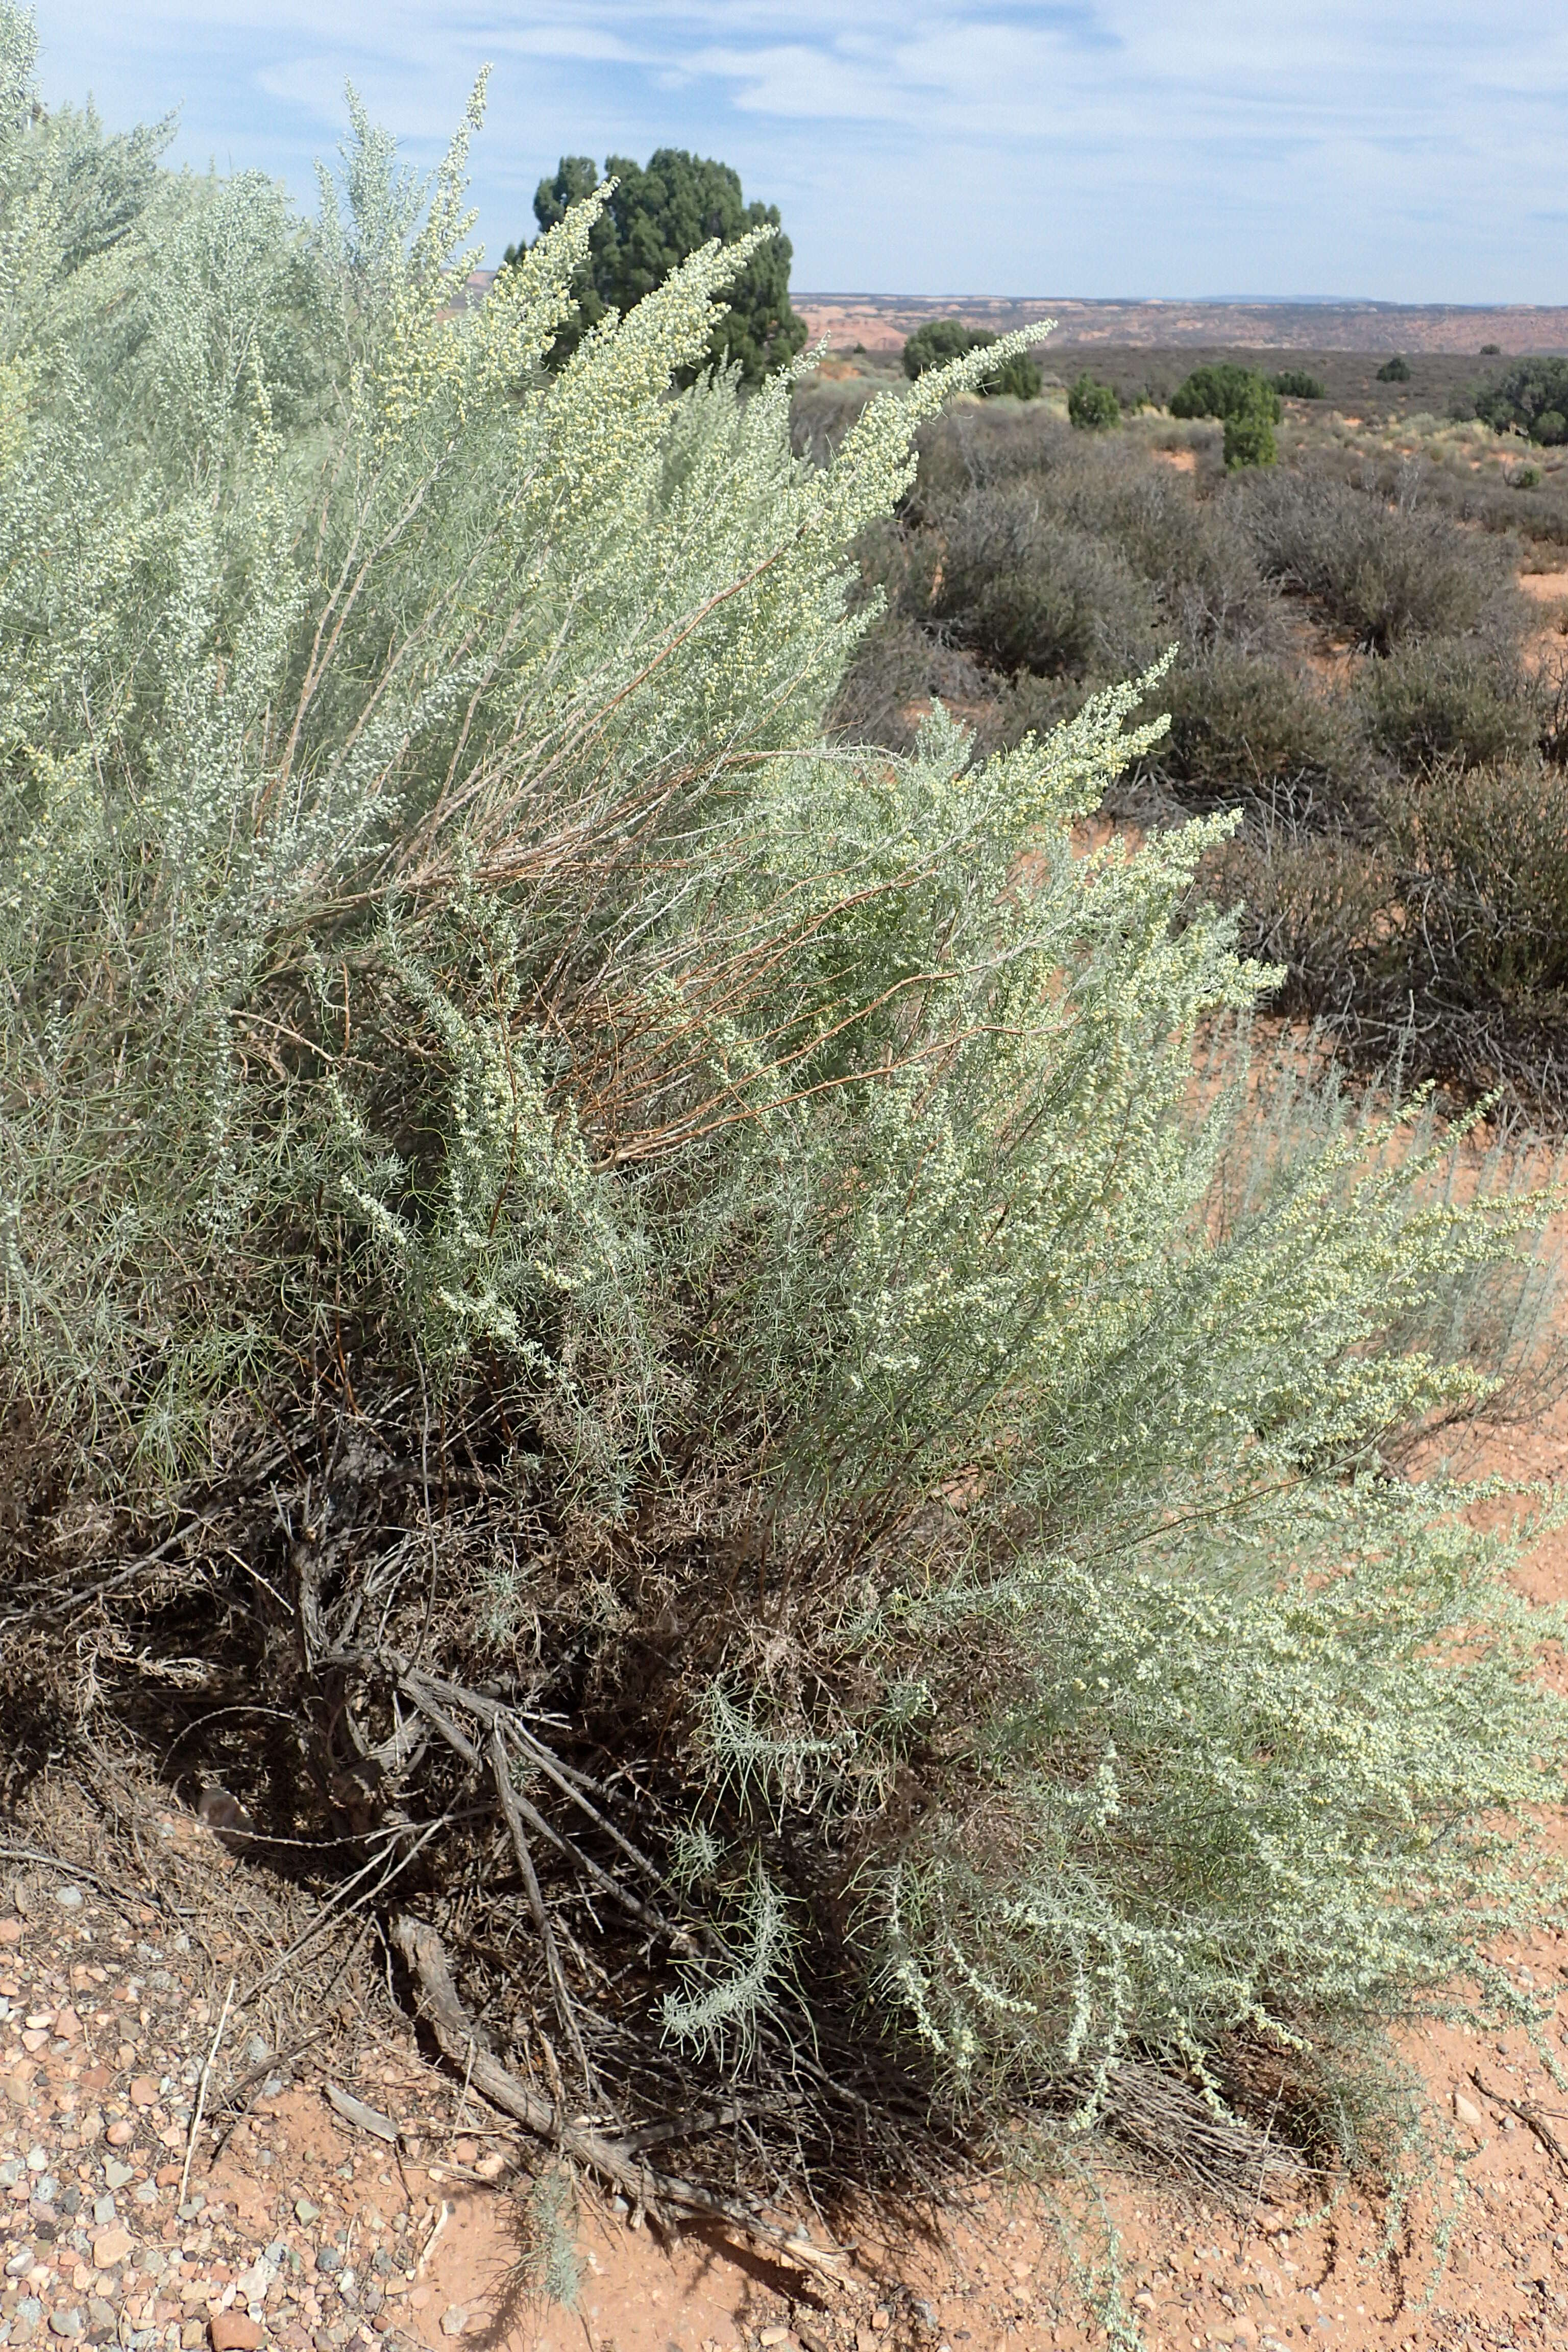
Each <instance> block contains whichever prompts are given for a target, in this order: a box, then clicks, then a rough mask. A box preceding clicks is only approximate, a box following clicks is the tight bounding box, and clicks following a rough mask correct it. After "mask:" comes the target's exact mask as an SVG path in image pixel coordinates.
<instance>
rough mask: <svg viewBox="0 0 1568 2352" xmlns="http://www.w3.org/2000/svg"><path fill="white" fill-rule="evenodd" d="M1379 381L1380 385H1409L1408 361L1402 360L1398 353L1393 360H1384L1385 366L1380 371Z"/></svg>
mask: <svg viewBox="0 0 1568 2352" xmlns="http://www.w3.org/2000/svg"><path fill="white" fill-rule="evenodd" d="M1377 380H1378V382H1379V383H1409V381H1410V362H1409V361H1408V360H1406V359H1401V358H1400V356H1399V354H1398V352H1395V353H1394V357H1393V358H1392V359H1391V360H1384V363H1383V365H1382V366H1381V367H1380V368H1379V369H1378V372H1377Z"/></svg>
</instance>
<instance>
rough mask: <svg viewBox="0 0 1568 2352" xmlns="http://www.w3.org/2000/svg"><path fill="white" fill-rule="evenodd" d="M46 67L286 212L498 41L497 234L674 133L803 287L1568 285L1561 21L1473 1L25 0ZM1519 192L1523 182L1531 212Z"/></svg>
mask: <svg viewBox="0 0 1568 2352" xmlns="http://www.w3.org/2000/svg"><path fill="white" fill-rule="evenodd" d="M38 22H39V31H40V36H41V39H42V46H43V67H42V70H43V75H44V79H45V83H46V88H47V89H48V90H50V91H52V92H56V93H58V94H59V95H62V96H80V95H82V94H84V92H85V91H86V89H88V88H89V87H91V88H92V89H94V91H95V94H96V96H97V98H98V100H99V103H100V107H101V108H102V110H103V111H104V112H105V113H106V115H107V116H108V117H109V118H110V120H111V121H125V120H128V119H130V118H131V117H132V116H135V115H147V114H151V113H154V112H158V111H162V110H163V108H164V107H165V106H166V105H167V104H168V103H169V102H170V101H171V100H177V101H183V127H182V132H181V144H180V149H179V152H180V153H181V154H182V155H184V156H188V157H189V158H190V159H191V160H193V161H195V162H198V163H201V162H205V160H206V158H207V156H208V155H209V154H210V155H216V156H217V158H218V159H219V161H220V163H221V162H229V161H232V162H234V163H259V164H262V165H263V166H265V167H266V168H268V169H270V170H273V171H275V172H277V173H279V174H281V175H282V176H284V177H286V178H287V179H288V180H289V183H290V184H292V185H294V186H295V187H296V188H298V189H299V190H300V192H301V194H303V196H304V197H305V198H306V200H307V201H308V200H309V196H310V173H309V165H310V159H311V157H312V156H313V155H314V154H315V153H317V152H322V151H326V152H331V147H332V146H333V145H334V143H335V141H336V138H337V136H338V135H339V132H340V131H341V128H342V121H343V116H342V100H341V86H342V81H343V79H345V78H348V77H352V78H353V80H354V81H355V83H356V84H357V85H358V86H359V87H360V89H362V91H363V95H364V97H365V99H366V101H367V103H368V104H369V105H370V106H371V108H372V110H373V111H374V113H376V114H377V115H378V117H379V118H380V119H382V120H383V121H386V122H387V123H388V124H389V125H390V127H391V128H392V129H394V130H395V131H396V132H397V133H398V135H399V136H400V137H401V138H404V139H405V140H406V141H408V142H409V143H410V148H411V153H412V157H413V160H415V161H416V162H419V163H428V162H429V161H430V160H431V159H432V157H433V155H434V154H435V152H437V149H438V146H439V144H440V142H441V140H442V137H443V134H444V132H445V131H446V129H447V126H449V125H450V124H452V123H453V122H455V121H456V120H457V118H458V113H459V112H460V110H461V107H462V103H463V100H464V98H465V97H466V95H467V91H468V87H469V86H470V84H471V82H472V79H473V76H474V73H475V71H476V70H477V68H478V67H479V65H480V64H481V63H482V62H483V61H485V60H486V59H488V58H493V59H494V60H495V65H496V71H495V75H494V78H493V79H492V82H491V99H490V121H489V128H488V129H487V131H486V134H485V137H484V138H483V139H482V140H481V141H480V142H479V143H478V145H477V146H476V149H475V151H474V158H473V163H474V175H475V194H476V199H477V201H478V203H479V206H480V212H481V229H482V233H483V234H484V236H486V238H487V240H488V241H489V244H490V245H491V246H492V247H493V248H495V249H499V247H500V246H501V245H503V244H505V243H506V242H507V241H508V240H509V239H510V238H511V237H514V236H517V235H518V234H519V232H520V231H521V230H524V229H526V228H527V227H528V226H529V213H528V193H529V192H530V191H531V188H532V185H533V183H534V181H535V180H537V179H538V177H539V176H540V174H541V173H542V172H545V171H547V170H549V169H550V168H551V167H552V165H553V163H554V161H555V158H556V157H557V156H558V155H559V154H561V153H562V152H575V153H593V154H595V155H597V156H600V157H601V158H602V157H603V156H604V155H605V153H606V152H619V153H634V154H646V153H647V152H648V151H649V150H650V149H651V148H653V147H655V146H658V145H676V146H689V147H693V148H696V149H697V150H699V152H704V153H709V154H719V155H722V156H724V157H725V158H726V159H727V160H728V161H731V162H732V163H735V165H736V166H737V168H738V169H739V170H740V172H741V173H742V179H743V181H744V183H745V185H746V187H747V190H748V193H755V194H762V195H765V196H768V197H772V198H776V199H777V201H778V202H779V203H780V204H781V205H782V206H783V209H784V218H785V225H786V226H787V228H788V229H789V231H790V233H791V235H792V236H793V237H794V240H795V247H796V266H795V278H796V282H797V283H802V284H807V285H815V286H818V287H820V286H827V285H835V284H837V285H840V286H849V285H859V286H861V287H863V288H874V287H881V288H885V289H889V290H909V291H921V290H931V291H954V290H973V291H975V292H985V291H1026V290H1028V289H1030V288H1038V289H1045V290H1047V291H1048V290H1050V289H1052V288H1053V287H1054V288H1056V289H1058V290H1060V291H1064V292H1068V291H1077V292H1096V291H1098V292H1103V293H1119V292H1123V291H1133V290H1137V291H1147V292H1162V291H1163V292H1169V293H1173V294H1192V293H1195V292H1201V291H1203V290H1205V289H1209V290H1212V289H1222V290H1227V291H1245V290H1252V291H1257V292H1274V293H1279V294H1289V293H1310V292H1320V293H1331V292H1366V293H1371V294H1379V295H1386V296H1396V297H1397V296H1403V297H1405V298H1406V299H1508V298H1512V299H1541V300H1552V299H1563V298H1564V296H1565V294H1568V285H1565V280H1568V258H1565V257H1564V255H1563V245H1562V237H1561V222H1560V217H1559V215H1560V207H1557V206H1556V205H1555V198H1554V192H1555V190H1556V188H1557V187H1558V186H1559V184H1560V183H1561V165H1560V155H1559V150H1560V137H1561V131H1560V126H1561V122H1562V120H1563V102H1564V100H1565V98H1568V23H1565V24H1561V25H1557V26H1554V25H1552V24H1551V23H1550V22H1546V21H1542V12H1537V13H1536V15H1535V16H1533V17H1532V18H1526V17H1523V16H1510V15H1506V14H1504V13H1503V12H1500V11H1497V10H1495V9H1494V8H1491V7H1488V6H1486V5H1483V0H1371V5H1368V0H1295V5H1291V6H1289V7H1285V6H1281V5H1274V6H1268V5H1259V0H1057V5H1047V0H788V5H785V0H636V5H634V0H456V5H453V0H340V5H336V6H334V7H333V8H332V9H331V12H330V13H329V12H327V11H324V10H323V9H322V8H321V5H320V0H111V5H110V6H109V7H108V8H107V9H106V10H104V9H100V10H99V11H95V12H93V15H92V19H91V21H90V23H89V20H88V12H87V11H85V10H84V9H82V8H81V7H80V5H79V0H38ZM1537 194H1539V202H1536V201H1534V199H1535V198H1536V197H1537Z"/></svg>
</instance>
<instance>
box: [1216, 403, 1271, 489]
mask: <svg viewBox="0 0 1568 2352" xmlns="http://www.w3.org/2000/svg"><path fill="white" fill-rule="evenodd" d="M1278 456H1279V450H1278V448H1277V447H1276V446H1275V440H1274V426H1273V425H1272V423H1271V422H1270V420H1269V418H1268V416H1267V415H1265V414H1264V412H1263V411H1262V409H1260V408H1258V409H1254V410H1253V411H1252V412H1251V413H1250V415H1245V416H1227V417H1226V420H1225V468H1226V473H1227V474H1234V473H1236V472H1237V471H1238V470H1239V468H1240V467H1243V466H1272V465H1273V463H1274V461H1275V459H1276V457H1278Z"/></svg>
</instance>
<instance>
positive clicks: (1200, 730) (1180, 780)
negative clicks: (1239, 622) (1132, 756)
mask: <svg viewBox="0 0 1568 2352" xmlns="http://www.w3.org/2000/svg"><path fill="white" fill-rule="evenodd" d="M1161 699H1162V700H1163V703H1164V704H1165V706H1166V708H1167V709H1168V710H1169V711H1170V714H1171V731H1170V733H1169V734H1168V735H1167V736H1166V738H1165V740H1164V741H1163V743H1160V744H1158V745H1156V747H1155V748H1154V750H1153V751H1152V752H1151V753H1150V754H1149V757H1148V761H1147V763H1146V767H1147V772H1148V773H1150V774H1151V775H1152V776H1154V777H1156V778H1157V779H1158V780H1159V781H1160V782H1162V783H1163V784H1164V786H1165V787H1166V788H1167V789H1168V790H1169V791H1170V792H1171V793H1172V794H1173V797H1174V798H1175V799H1176V800H1177V801H1178V802H1179V803H1181V804H1182V806H1183V807H1184V808H1193V809H1203V810H1206V809H1211V808H1234V807H1235V806H1236V804H1237V802H1256V803H1260V804H1261V805H1263V806H1264V807H1266V808H1268V809H1269V810H1271V811H1274V812H1279V811H1282V810H1288V811H1289V813H1290V814H1291V815H1292V816H1294V817H1297V818H1303V817H1306V816H1307V815H1309V814H1315V815H1316V816H1318V817H1319V819H1320V820H1321V818H1322V816H1323V815H1324V814H1325V813H1331V814H1338V813H1341V812H1342V811H1343V810H1345V809H1346V808H1348V807H1349V806H1350V805H1351V804H1352V802H1353V801H1355V799H1356V798H1357V796H1358V792H1359V786H1360V781H1361V778H1360V772H1361V770H1362V769H1363V767H1364V765H1365V753H1364V751H1361V750H1360V748H1359V745H1358V741H1357V738H1356V733H1355V730H1354V728H1353V727H1352V726H1351V725H1349V724H1347V719H1346V714H1345V712H1344V710H1343V709H1342V707H1341V705H1340V704H1338V703H1337V702H1336V701H1334V700H1332V699H1331V698H1328V697H1326V696H1324V695H1322V694H1320V693H1318V692H1316V691H1314V689H1313V688H1311V687H1310V686H1309V685H1308V684H1307V683H1306V682H1305V681H1304V680H1302V679H1300V678H1299V677H1297V676H1296V675H1295V673H1294V672H1293V671H1292V670H1289V669H1288V668H1286V667H1285V666H1284V665H1283V663H1280V662H1269V661H1259V660H1258V659H1257V658H1256V656H1253V655H1251V654H1249V653H1247V652H1246V651H1245V650H1244V649H1243V648H1241V647H1240V646H1234V645H1226V644H1223V643H1222V644H1219V645H1215V646H1211V647H1209V648H1208V649H1207V650H1205V652H1202V653H1200V654H1199V655H1197V656H1195V658H1192V659H1184V660H1183V661H1182V662H1181V663H1180V664H1179V666H1178V667H1177V668H1176V669H1175V670H1174V671H1173V673H1172V675H1171V677H1169V678H1168V679H1167V680H1166V681H1165V683H1164V685H1163V687H1162V688H1161Z"/></svg>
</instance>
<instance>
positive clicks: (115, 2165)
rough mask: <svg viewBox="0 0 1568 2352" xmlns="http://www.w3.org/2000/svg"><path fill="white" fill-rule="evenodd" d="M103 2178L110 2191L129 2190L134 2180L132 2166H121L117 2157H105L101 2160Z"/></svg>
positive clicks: (134, 2175)
mask: <svg viewBox="0 0 1568 2352" xmlns="http://www.w3.org/2000/svg"><path fill="white" fill-rule="evenodd" d="M103 2177H104V2179H105V2180H107V2181H108V2183H109V2185H110V2189H129V2188H130V2186H131V2184H132V2181H133V2180H134V2179H135V2178H136V2173H135V2168H134V2167H133V2166H132V2165H129V2164H121V2161H120V2158H118V2157H117V2156H106V2157H105V2158H104V2159H103Z"/></svg>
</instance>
